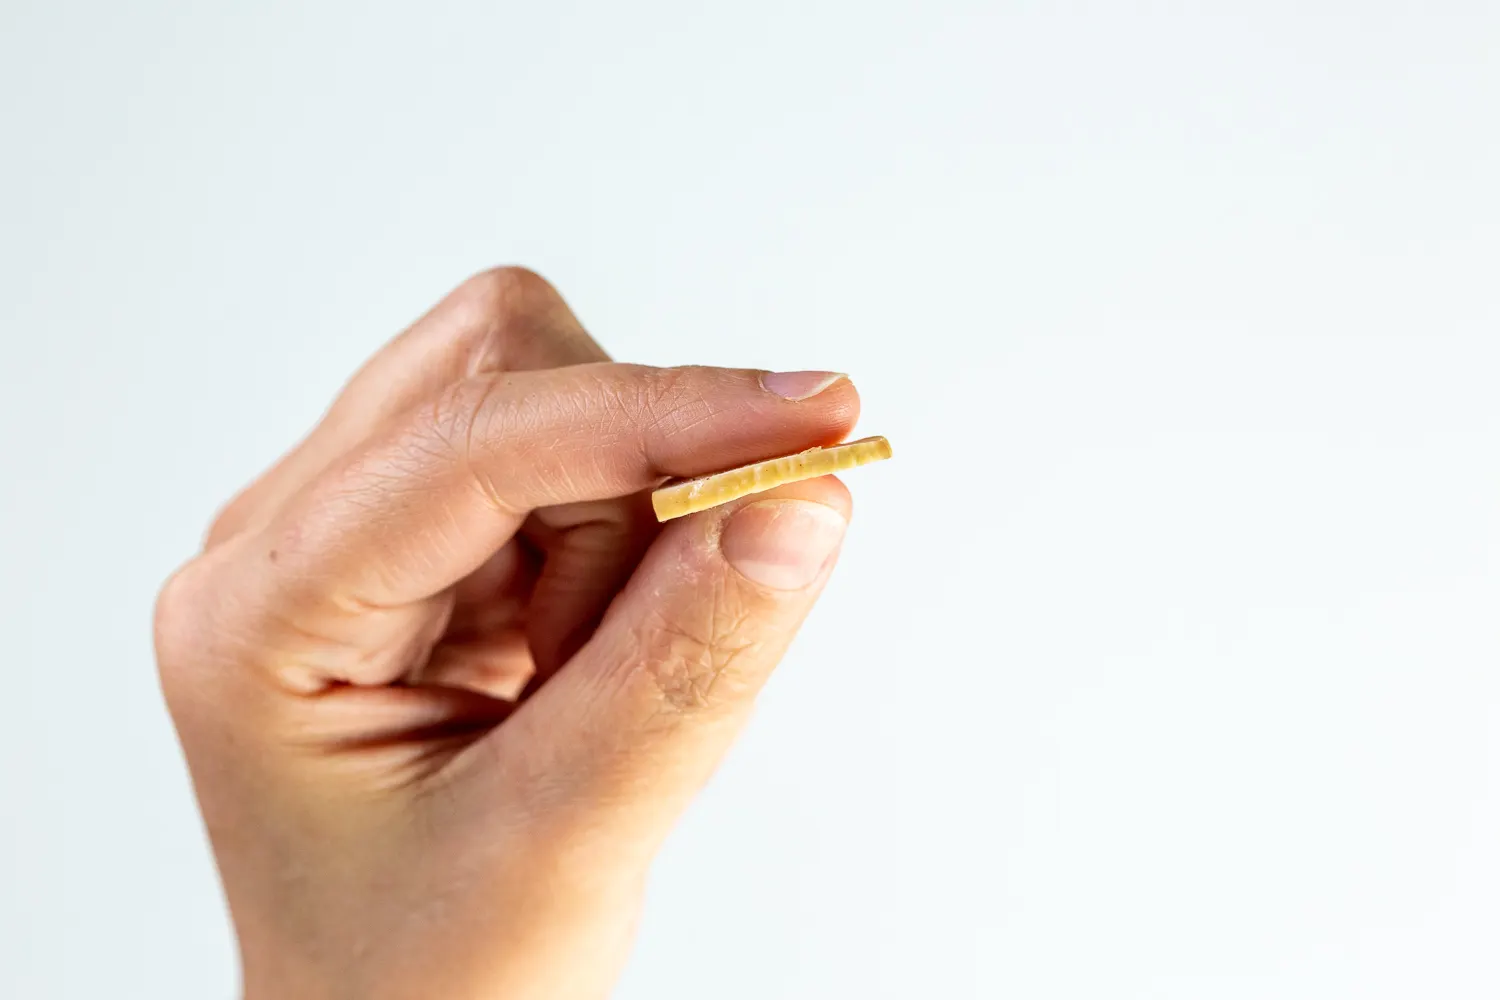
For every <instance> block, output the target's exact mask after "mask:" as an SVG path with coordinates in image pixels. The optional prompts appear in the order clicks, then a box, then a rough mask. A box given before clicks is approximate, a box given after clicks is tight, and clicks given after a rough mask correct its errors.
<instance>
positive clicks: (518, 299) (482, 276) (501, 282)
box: [459, 266, 558, 316]
mask: <svg viewBox="0 0 1500 1000" xmlns="http://www.w3.org/2000/svg"><path fill="white" fill-rule="evenodd" d="M459 293H460V294H461V295H462V296H464V297H466V298H469V299H471V300H473V301H474V302H475V303H477V304H478V305H480V306H481V308H483V309H484V311H486V312H488V313H489V314H491V315H494V316H504V315H508V314H516V313H522V314H524V313H529V312H532V311H534V310H537V309H540V308H548V307H550V306H551V305H552V304H553V303H554V302H555V301H556V300H557V299H558V293H557V289H555V288H553V287H552V284H551V283H550V282H549V281H547V279H546V278H543V277H542V276H541V275H539V274H537V273H536V272H535V271H532V270H530V269H528V268H524V267H515V266H507V267H492V268H487V269H486V270H483V271H480V272H479V273H478V274H475V275H473V276H472V277H470V278H469V279H468V280H466V281H465V282H464V283H463V284H462V285H460V286H459Z"/></svg>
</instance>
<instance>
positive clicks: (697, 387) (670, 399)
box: [636, 367, 718, 434]
mask: <svg viewBox="0 0 1500 1000" xmlns="http://www.w3.org/2000/svg"><path fill="white" fill-rule="evenodd" d="M636 407H637V412H638V414H639V416H640V417H641V419H642V421H643V422H645V423H648V424H650V425H652V426H654V427H656V428H657V429H659V430H661V431H663V432H665V433H668V434H670V433H673V432H676V431H681V430H685V429H686V428H688V427H691V426H692V425H694V424H696V423H700V422H701V421H703V420H706V419H708V418H709V417H711V416H713V415H714V414H715V413H717V412H718V407H716V406H715V405H714V402H713V400H712V399H711V398H710V395H709V393H708V391H707V385H706V379H705V374H704V372H703V371H702V370H701V369H699V368H696V367H680V368H656V369H650V370H648V371H647V372H646V374H645V377H644V378H643V379H642V380H641V388H640V391H639V393H638V395H637V399H636Z"/></svg>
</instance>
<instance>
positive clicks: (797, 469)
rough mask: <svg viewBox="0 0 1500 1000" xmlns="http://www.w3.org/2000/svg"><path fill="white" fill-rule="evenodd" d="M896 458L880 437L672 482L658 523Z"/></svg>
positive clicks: (654, 498) (658, 502)
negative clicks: (754, 494)
mask: <svg viewBox="0 0 1500 1000" xmlns="http://www.w3.org/2000/svg"><path fill="white" fill-rule="evenodd" d="M890 457H891V443H890V442H889V441H887V440H886V439H885V438H883V437H878V436H877V437H867V438H860V439H859V440H858V441H846V442H844V443H843V444H836V445H833V446H832V447H830V448H809V449H807V450H806V451H799V452H798V453H797V454H795V455H787V456H785V457H783V458H772V459H767V460H766V461H764V462H752V463H751V464H749V465H742V466H740V467H739V468H738V469H730V470H729V471H728V472H716V473H714V474H713V475H711V476H699V477H698V478H697V479H684V480H682V481H680V482H675V483H668V484H667V485H665V486H663V487H662V488H661V489H659V490H657V491H656V492H654V493H652V494H651V506H652V508H653V509H654V510H655V511H656V519H657V520H658V521H670V520H672V518H674V517H682V516H683V515H685V514H693V513H696V512H697V511H700V510H707V509H708V508H710V507H717V506H719V504H723V503H728V502H729V501H731V500H738V499H739V498H740V497H743V496H749V495H750V494H751V493H762V492H764V491H766V490H769V489H772V488H774V487H777V486H781V485H782V484H784V483H795V482H798V481H800V480H803V479H814V478H816V477H818V476H826V475H828V474H829V473H832V472H843V471H844V470H845V469H852V468H854V467H855V466H859V465H868V464H870V463H871V462H879V461H882V460H884V459H887V458H890Z"/></svg>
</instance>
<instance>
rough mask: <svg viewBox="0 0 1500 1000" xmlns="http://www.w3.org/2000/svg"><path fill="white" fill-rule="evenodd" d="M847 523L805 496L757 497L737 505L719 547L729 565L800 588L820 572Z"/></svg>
mask: <svg viewBox="0 0 1500 1000" xmlns="http://www.w3.org/2000/svg"><path fill="white" fill-rule="evenodd" d="M847 526H848V524H847V522H846V521H845V520H844V517H843V515H842V514H840V513H839V512H838V511H836V510H834V509H833V508H832V507H828V506H826V505H824V504H820V503H813V502H812V501H809V500H761V501H759V502H757V503H752V504H747V505H745V506H744V507H741V508H740V509H739V510H737V511H735V513H734V515H733V516H732V517H730V519H729V523H728V524H726V525H725V526H724V533H723V535H722V536H720V538H719V547H720V549H721V550H722V551H723V553H724V558H725V559H727V560H728V561H729V565H731V566H733V567H734V568H735V569H737V570H739V571H740V573H741V574H742V575H744V576H745V577H747V578H749V579H750V580H753V581H754V582H756V583H758V584H760V585H762V586H764V587H771V588H772V589H774V590H801V589H802V588H803V587H806V586H807V585H808V584H810V583H812V582H813V581H814V580H816V579H817V578H818V576H819V575H820V574H821V573H822V572H823V567H824V566H825V565H827V563H828V560H829V559H830V558H832V556H833V554H834V553H835V552H837V551H838V547H839V542H841V541H842V540H843V538H844V529H845V528H846V527H847Z"/></svg>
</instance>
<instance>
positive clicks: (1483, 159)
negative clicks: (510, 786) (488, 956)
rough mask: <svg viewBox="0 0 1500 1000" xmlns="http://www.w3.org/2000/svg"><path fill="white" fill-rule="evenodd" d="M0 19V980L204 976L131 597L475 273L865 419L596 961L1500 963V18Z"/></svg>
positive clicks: (639, 966) (909, 13) (630, 987)
mask: <svg viewBox="0 0 1500 1000" xmlns="http://www.w3.org/2000/svg"><path fill="white" fill-rule="evenodd" d="M0 10H3V14H0V337H3V347H4V354H3V360H0V365H3V367H0V390H3V391H0V457H3V467H0V487H3V489H0V515H3V516H0V597H3V605H0V607H3V611H0V614H3V626H0V639H3V643H4V650H5V658H4V663H3V665H0V669H3V671H4V681H3V695H0V765H3V771H0V781H3V785H0V809H3V811H4V816H3V819H4V822H3V824H0V995H3V996H5V997H16V998H28V1000H30V998H47V997H94V996H151V997H171V998H177V997H182V998H201V997H216V996H217V997H228V996H231V995H232V994H233V992H234V990H235V971H234V960H233V951H232V945H231V936H230V931H229V928H228V925H227V922H226V920H225V917H224V914H223V909H222V904H221V901H220V897H219V893H218V887H217V884H216V882H215V878H214V874H213V870H212V866H211V861H210V857H209V854H208V851H207V849H206V846H205V843H204V838H203V835H202V832H201V830H200V827H199V825H198V820H197V816H196V811H195V807H194V804H193V800H192V797H191V794H190V790H189V787H188V783H187V780H186V777H185V771H184V768H183V766H182V763H181V761H180V760H179V757H178V751H177V747H176V744H175V742H174V738H173V736H172V734H171V730H170V728H169V724H168V721H167V718H166V716H165V713H164V711H163V709H162V707H161V705H160V703H159V700H158V695H157V691H156V687H155V681H154V676H153V666H152V661H151V652H150V646H149V618H150V608H151V603H152V598H153V594H154V590H155V587H156V585H157V584H158V583H159V582H160V580H161V579H162V578H163V577H164V576H165V575H166V574H167V573H168V572H169V570H170V569H171V568H172V567H173V566H174V565H175V564H176V563H177V562H178V561H180V560H181V559H183V558H185V557H186V556H187V555H188V554H189V553H190V552H191V551H192V550H193V549H194V547H195V546H196V544H197V542H198V539H199V537H200V533H201V531H202V529H203V527H204V525H205V524H206V522H207V520H208V518H209V516H210V514H211V513H212V511H213V509H214V508H215V507H216V506H217V504H218V503H219V502H220V501H221V500H222V499H224V498H225V497H226V496H227V495H228V494H229V493H231V492H232V491H233V490H234V489H235V488H236V487H237V486H238V485H240V484H241V483H242V482H243V481H244V480H246V479H247V478H249V477H250V476H251V475H253V474H254V473H255V472H256V471H257V470H258V469H259V468H260V467H262V466H263V465H265V464H266V463H268V462H269V461H270V460H272V459H273V458H274V457H275V456H276V455H277V454H279V453H280V451H281V450H282V449H283V448H284V447H285V446H287V445H288V444H290V443H291V442H292V441H293V440H294V439H295V438H296V437H297V436H298V435H300V434H301V432H302V431H303V430H304V429H305V428H306V427H307V426H308V425H309V424H310V423H311V422H312V421H313V420H314V419H315V418H316V417H317V416H318V415H319V414H320V412H321V411H322V409H323V407H324V405H325V404H326V403H327V401H328V400H329V399H330V398H331V396H332V394H333V393H334V392H335V391H336V390H337V388H338V387H339V385H340V384H341V383H342V381H343V379H344V378H345V376H346V375H347V374H348V373H350V372H351V371H352V369H353V368H354V367H355V366H356V365H357V364H358V362H359V361H360V360H361V359H362V358H363V357H364V356H366V355H367V354H369V353H370V352H371V351H372V350H374V349H375V348H376V347H377V346H378V345H379V344H380V343H381V342H383V341H384V340H385V339H386V338H387V337H388V336H390V335H391V334H392V333H393V332H395V331H396V330H397V329H399V328H400V327H401V326H403V325H404V324H405V323H406V322H407V321H409V320H410V319H411V318H413V317H414V316H415V315H416V314H418V313H419V312H421V311H422V310H424V309H425V308H426V307H427V306H428V305H429V304H430V303H432V302H433V301H434V300H435V299H437V298H438V297H439V296H440V295H441V294H443V293H444V292H445V291H446V290H447V289H448V288H449V287H450V286H452V285H453V284H455V283H456V282H457V281H459V280H460V279H462V278H463V277H465V276H466V275H467V274H469V273H470V272H472V271H474V270H477V269H479V268H481V267H484V266H488V265H491V264H496V263H508V262H518V263H525V264H529V265H531V266H532V267H535V268H537V269H539V270H541V271H542V272H543V273H544V274H545V275H547V276H548V277H549V278H551V279H552V280H553V281H554V282H555V283H556V284H558V285H559V286H560V287H561V288H562V290H563V291H564V293H565V294H566V295H567V296H568V297H569V299H570V300H571V301H572V303H573V304H574V305H575V307H576V309H577V311H578V312H579V314H580V315H581V316H582V318H583V319H584V321H585V323H587V324H588V325H589V326H590V328H591V329H592V330H593V331H594V332H595V334H596V336H597V337H598V338H599V339H600V340H601V341H602V342H603V343H604V344H605V345H606V346H607V347H608V348H609V349H610V350H612V351H613V352H614V353H615V354H616V356H618V357H621V358H624V359H628V360H636V361H644V362H652V363H662V364H673V363H686V362H695V363H723V364H733V365H749V366H759V367H767V368H801V367H828V368H834V369H838V370H844V371H848V372H851V373H852V374H853V375H854V377H855V379H856V381H857V383H858V384H859V386H860V387H861V389H862V391H863V393H864V398H865V401H866V407H865V419H864V421H863V422H862V425H861V428H860V429H861V432H863V433H882V434H886V435H888V436H889V437H890V438H891V439H892V441H893V443H894V445H895V448H896V452H897V455H896V460H895V461H894V462H891V463H888V464H886V465H883V466H877V467H875V468H872V469H867V470H860V471H859V472H856V473H852V474H850V476H849V477H848V481H849V483H850V486H851V487H852V488H853V490H854V492H855V495H856V499H857V506H858V513H857V516H856V523H855V525H854V528H853V530H852V534H851V537H850V540H849V542H848V545H847V549H846V555H845V558H844V561H843V565H842V566H841V568H840V571H839V573H838V575H837V576H836V578H835V581H834V584H833V586H832V589H831V591H830V593H829V594H828V596H827V598H826V600H825V601H824V602H823V604H822V606H821V607H820V608H819V610H818V612H817V613H816V615H815V616H814V618H813V620H812V621H811V622H810V624H809V626H808V628H807V630H806V631H805V633H804V635H803V637H802V638H801V640H800V641H799V643H798V644H797V646H796V647H795V649H794V651H793V653H792V654H791V656H790V657H789V658H788V660H787V661H786V663H785V664H784V668H783V670H782V671H781V673H780V674H779V675H778V676H777V678H776V679H775V681H774V682H773V684H772V685H771V687H770V688H769V690H768V691H767V693H766V695H765V697H764V699H763V704H762V709H761V711H760V713H759V715H758V717H757V721H756V723H755V725H754V726H753V728H752V730H751V731H750V733H749V734H748V736H747V738H746V739H745V740H744V742H743V743H742V744H741V745H740V747H739V748H738V750H737V752H736V753H735V754H734V755H733V757H732V758H731V760H730V762H729V764H728V766H727V767H726V770H725V771H724V772H723V774H722V776H721V778H720V779H719V780H718V781H717V782H716V783H715V784H714V785H713V786H712V788H711V790H710V791H709V793H708V794H707V795H706V797H705V798H704V799H703V800H702V801H701V802H700V803H699V804H698V805H697V807H696V808H695V809H694V810H693V812H692V813H691V814H690V816H689V818H688V820H687V821H686V823H685V824H684V826H683V827H682V829H681V831H680V833H679V834H678V835H677V836H676V837H675V839H674V840H673V841H672V842H671V844H670V846H669V849H668V851H667V853H666V854H665V856H664V857H663V859H662V861H661V863H660V866H659V869H658V872H657V876H656V879H655V881H654V883H653V890H652V895H651V899H650V904H649V910H648V914H647V919H646V923H645V927H644V930H643V933H642V937H641V941H640V945H639V948H638V951H637V953H636V955H635V958H634V960H633V963H632V965H631V967H630V968H629V970H628V972H627V974H626V976H625V979H624V981H623V983H622V985H621V988H620V990H619V996H620V997H622V998H627V1000H660V998H698V997H709V996H711V997H715V998H723V1000H733V998H757V1000H759V998H767V997H792V998H802V997H861V998H864V997H892V998H896V997H900V998H910V997H938V998H950V997H953V998H968V997H1004V998H1025V1000H1033V998H1035V1000H1050V998H1090V1000H1092V998H1110V1000H1117V998H1142V1000H1146V998H1150V1000H1176V998H1181V1000H1198V998H1205V997H1212V998H1215V1000H1238V998H1277V1000H1289V998H1309V1000H1312V998H1316V1000H1336V998H1344V997H1349V998H1361V1000H1363V998H1387V997H1389V998H1398V997H1400V998H1406V997H1421V998H1428V997H1442V998H1445V1000H1466V998H1479V997H1485V998H1493V997H1495V996H1496V995H1500V782H1497V768H1500V671H1497V666H1500V661H1497V653H1500V635H1497V623H1500V613H1497V612H1500V563H1497V554H1500V550H1497V543H1500V469H1497V463H1496V452H1497V446H1500V393H1497V392H1496V379H1497V373H1500V367H1497V365H1500V329H1497V321H1500V291H1497V289H1500V284H1497V275H1500V195H1497V188H1500V182H1497V178H1500V7H1497V6H1496V5H1495V4H1493V3H1489V2H1481V0H1475V2H1471V3H1419V2H1415V0H1413V2H1410V3H1399V4H1398V3H1390V2H1359V3H1356V2H1348V3H1332V2H1320V3H1309V2H1296V3H1293V2H1274V3H1273V2H1264V0H1257V2H1254V3H1250V2H1245V3H1217V4H1214V3H1199V4H1188V3H1178V4H1169V3H1150V4H1146V3H1139V4H1131V3H1118V2H1117V3H1074V4H1042V3H1000V2H996V0H989V2H984V3H978V2H976V3H957V2H946V3H934V2H925V3H922V2H917V0H910V2H907V3H891V2H862V3H855V2H852V0H848V2H843V3H821V4H818V3H806V2H800V3H794V2H764V0H762V2H758V3H755V4H750V3H742V4H727V3H703V2H693V3H686V2H685V3H681V4H675V5H674V4H666V3H655V4H641V3H631V4H623V3H620V4H612V3H603V2H598V3H559V2H547V3H529V4H519V3H484V4H479V3H475V4H468V5H464V4H453V3H449V4H443V3H433V4H420V5H419V4H371V3H360V4H353V3H350V4H346V5H342V6H334V5H318V4H314V5H307V4H300V3H261V4H241V5H234V4H212V3H201V2H189V0H182V2H179V3H164V2H160V0H157V2H140V3H131V4H123V3H92V4H89V3H44V2H41V0H36V2H25V3H19V4H18V3H16V2H15V0H4V3H3V7H0Z"/></svg>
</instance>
